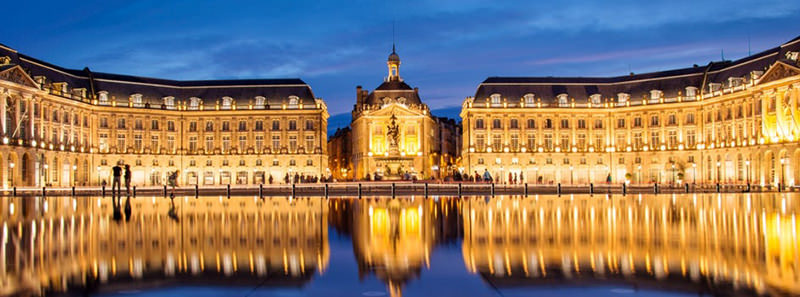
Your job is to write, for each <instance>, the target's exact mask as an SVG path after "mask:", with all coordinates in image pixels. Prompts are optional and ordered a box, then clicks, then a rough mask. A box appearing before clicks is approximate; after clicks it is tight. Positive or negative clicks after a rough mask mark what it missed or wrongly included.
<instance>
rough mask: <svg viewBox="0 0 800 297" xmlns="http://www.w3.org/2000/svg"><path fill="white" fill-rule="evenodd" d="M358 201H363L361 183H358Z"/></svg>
mask: <svg viewBox="0 0 800 297" xmlns="http://www.w3.org/2000/svg"><path fill="white" fill-rule="evenodd" d="M358 199H361V183H358Z"/></svg>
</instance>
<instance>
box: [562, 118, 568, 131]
mask: <svg viewBox="0 0 800 297" xmlns="http://www.w3.org/2000/svg"><path fill="white" fill-rule="evenodd" d="M561 129H569V120H568V119H561Z"/></svg>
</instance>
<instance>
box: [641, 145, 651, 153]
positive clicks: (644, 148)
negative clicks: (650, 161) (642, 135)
mask: <svg viewBox="0 0 800 297" xmlns="http://www.w3.org/2000/svg"><path fill="white" fill-rule="evenodd" d="M649 149H650V148H649V147H648V146H646V145H645V146H644V147H642V150H643V151H645V152H646V151H647V150H649Z"/></svg>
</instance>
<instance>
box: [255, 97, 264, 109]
mask: <svg viewBox="0 0 800 297" xmlns="http://www.w3.org/2000/svg"><path fill="white" fill-rule="evenodd" d="M266 104H267V98H264V96H256V108H264V106H265V105H266Z"/></svg>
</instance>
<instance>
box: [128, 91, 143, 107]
mask: <svg viewBox="0 0 800 297" xmlns="http://www.w3.org/2000/svg"><path fill="white" fill-rule="evenodd" d="M131 102H133V106H134V107H142V106H144V103H143V102H142V94H139V93H136V94H133V95H131Z"/></svg>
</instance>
